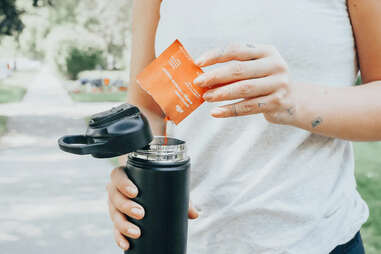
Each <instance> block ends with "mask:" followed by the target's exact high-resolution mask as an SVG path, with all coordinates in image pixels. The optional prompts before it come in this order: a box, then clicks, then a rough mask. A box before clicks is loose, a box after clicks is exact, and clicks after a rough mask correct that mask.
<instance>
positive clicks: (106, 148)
mask: <svg viewBox="0 0 381 254" xmlns="http://www.w3.org/2000/svg"><path fill="white" fill-rule="evenodd" d="M152 140H153V135H152V132H151V128H150V126H149V123H148V121H147V119H146V117H145V116H144V115H143V114H142V113H141V112H140V110H139V109H138V108H137V107H136V106H133V105H130V104H123V105H120V106H119V107H115V108H112V109H111V110H108V111H105V112H101V113H98V114H95V115H93V116H92V117H91V119H90V121H89V126H88V128H87V131H86V134H85V135H73V136H64V137H62V138H60V139H59V140H58V145H59V147H60V148H61V150H63V151H65V152H69V153H73V154H79V155H85V154H91V155H92V156H93V157H95V158H112V157H117V156H120V155H123V154H127V153H131V152H133V151H136V150H138V149H142V148H144V147H145V146H147V145H148V144H149V143H151V141H152Z"/></svg>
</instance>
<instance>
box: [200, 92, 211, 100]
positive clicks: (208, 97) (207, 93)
mask: <svg viewBox="0 0 381 254" xmlns="http://www.w3.org/2000/svg"><path fill="white" fill-rule="evenodd" d="M212 97H213V93H210V92H206V93H204V95H203V96H202V98H203V99H204V100H206V101H207V100H210V99H212Z"/></svg>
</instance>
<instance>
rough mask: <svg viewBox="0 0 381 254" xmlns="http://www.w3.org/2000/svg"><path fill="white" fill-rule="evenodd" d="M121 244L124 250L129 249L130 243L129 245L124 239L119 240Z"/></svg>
mask: <svg viewBox="0 0 381 254" xmlns="http://www.w3.org/2000/svg"><path fill="white" fill-rule="evenodd" d="M119 246H120V248H122V249H123V250H127V249H128V245H127V243H125V242H124V241H123V240H120V241H119Z"/></svg>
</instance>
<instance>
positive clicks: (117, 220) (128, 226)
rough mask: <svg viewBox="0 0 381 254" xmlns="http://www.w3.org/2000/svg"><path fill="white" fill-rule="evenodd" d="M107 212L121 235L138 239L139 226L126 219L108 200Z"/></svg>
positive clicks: (139, 233)
mask: <svg viewBox="0 0 381 254" xmlns="http://www.w3.org/2000/svg"><path fill="white" fill-rule="evenodd" d="M109 213H110V216H111V220H112V221H113V222H114V227H115V229H116V230H118V232H120V233H121V234H122V235H124V236H127V237H129V238H132V239H138V238H139V237H140V235H141V232H140V228H139V227H137V226H136V225H134V224H132V223H131V222H129V221H128V220H127V219H126V216H125V215H124V214H122V213H121V212H120V211H118V210H117V209H116V208H115V207H114V206H113V204H112V203H111V202H109Z"/></svg>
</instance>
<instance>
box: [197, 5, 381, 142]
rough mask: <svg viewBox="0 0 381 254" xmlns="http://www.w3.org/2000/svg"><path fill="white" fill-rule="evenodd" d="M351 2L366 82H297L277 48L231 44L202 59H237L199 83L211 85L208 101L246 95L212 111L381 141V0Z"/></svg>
mask: <svg viewBox="0 0 381 254" xmlns="http://www.w3.org/2000/svg"><path fill="white" fill-rule="evenodd" d="M348 7H349V11H350V15H351V20H352V24H353V31H354V34H355V37H356V44H357V51H358V56H359V63H360V68H361V73H362V77H363V81H364V82H366V84H365V85H362V86H360V87H341V88H333V87H328V86H324V84H322V85H321V86H319V85H309V84H295V83H293V82H291V78H290V76H289V72H288V66H287V64H286V62H285V61H284V59H283V58H282V57H281V55H280V54H279V52H278V51H277V50H276V49H275V48H274V47H272V46H268V45H250V44H246V45H231V46H229V47H227V48H225V49H222V50H221V49H216V50H212V51H210V52H207V53H206V54H204V55H203V56H201V57H200V58H199V59H198V60H197V61H196V63H198V64H199V65H200V66H209V65H213V64H216V63H222V62H230V61H232V60H236V62H232V63H231V64H229V65H225V66H221V67H217V68H216V69H214V70H212V71H210V72H207V73H205V74H203V75H201V76H199V77H198V78H197V79H196V80H195V84H197V85H200V86H202V87H209V88H211V90H209V91H208V92H207V93H205V95H204V98H205V100H206V101H209V102H215V101H229V100H236V99H242V100H241V101H239V102H236V103H233V104H228V105H226V106H222V107H218V108H216V109H215V110H214V111H213V112H212V116H214V117H234V116H241V115H250V114H258V113H263V114H264V116H265V117H266V119H267V120H268V121H270V122H272V123H277V124H287V125H293V126H296V127H299V128H303V129H305V130H308V131H311V132H314V133H318V134H321V135H325V136H330V137H337V138H342V139H347V140H353V141H376V140H381V29H380V24H381V1H375V0H348ZM221 84H228V85H224V86H221Z"/></svg>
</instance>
